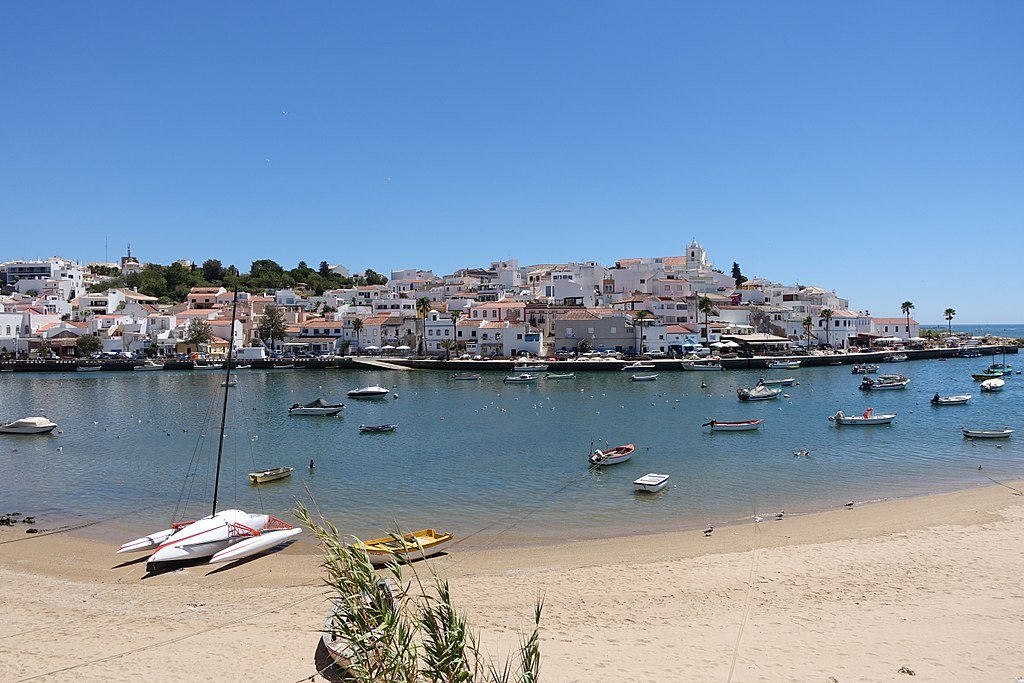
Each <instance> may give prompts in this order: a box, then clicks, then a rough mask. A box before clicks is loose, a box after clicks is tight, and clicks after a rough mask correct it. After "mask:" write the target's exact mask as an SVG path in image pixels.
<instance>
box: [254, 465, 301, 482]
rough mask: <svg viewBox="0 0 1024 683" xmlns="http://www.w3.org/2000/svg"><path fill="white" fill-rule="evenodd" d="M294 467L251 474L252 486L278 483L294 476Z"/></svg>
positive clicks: (274, 468)
mask: <svg viewBox="0 0 1024 683" xmlns="http://www.w3.org/2000/svg"><path fill="white" fill-rule="evenodd" d="M293 469H294V468H293V467H271V468H270V469H266V470H259V471H258V472H250V473H249V483H250V484H266V483H267V482H268V481H277V480H278V479H284V478H285V477H290V476H292V470H293Z"/></svg>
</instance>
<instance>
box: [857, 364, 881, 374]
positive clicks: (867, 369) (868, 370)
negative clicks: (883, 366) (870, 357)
mask: <svg viewBox="0 0 1024 683" xmlns="http://www.w3.org/2000/svg"><path fill="white" fill-rule="evenodd" d="M850 372H852V373H853V374H855V375H868V374H872V373H875V372H878V366H877V365H874V364H873V363H863V364H861V363H858V364H857V365H854V366H853V368H851V370H850Z"/></svg>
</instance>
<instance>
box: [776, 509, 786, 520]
mask: <svg viewBox="0 0 1024 683" xmlns="http://www.w3.org/2000/svg"><path fill="white" fill-rule="evenodd" d="M785 516H786V511H785V510H782V511H780V512H779V514H777V515H775V519H782V518H783V517H785Z"/></svg>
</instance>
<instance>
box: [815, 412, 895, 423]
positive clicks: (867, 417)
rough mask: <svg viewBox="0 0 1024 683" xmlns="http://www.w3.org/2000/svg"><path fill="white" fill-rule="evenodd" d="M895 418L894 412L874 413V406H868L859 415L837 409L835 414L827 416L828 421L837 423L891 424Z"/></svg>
mask: <svg viewBox="0 0 1024 683" xmlns="http://www.w3.org/2000/svg"><path fill="white" fill-rule="evenodd" d="M895 419H896V413H892V414H888V415H886V414H875V409H874V408H868V409H867V410H865V411H864V412H863V413H862V414H861V415H847V414H846V413H844V412H843V411H841V410H837V411H836V414H835V415H829V416H828V420H829V422H835V423H836V424H837V425H887V424H892V421H893V420H895Z"/></svg>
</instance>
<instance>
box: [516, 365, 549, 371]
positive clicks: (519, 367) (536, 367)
mask: <svg viewBox="0 0 1024 683" xmlns="http://www.w3.org/2000/svg"><path fill="white" fill-rule="evenodd" d="M547 369H548V366H546V365H516V366H515V367H514V368H512V372H544V371H545V370H547Z"/></svg>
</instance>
